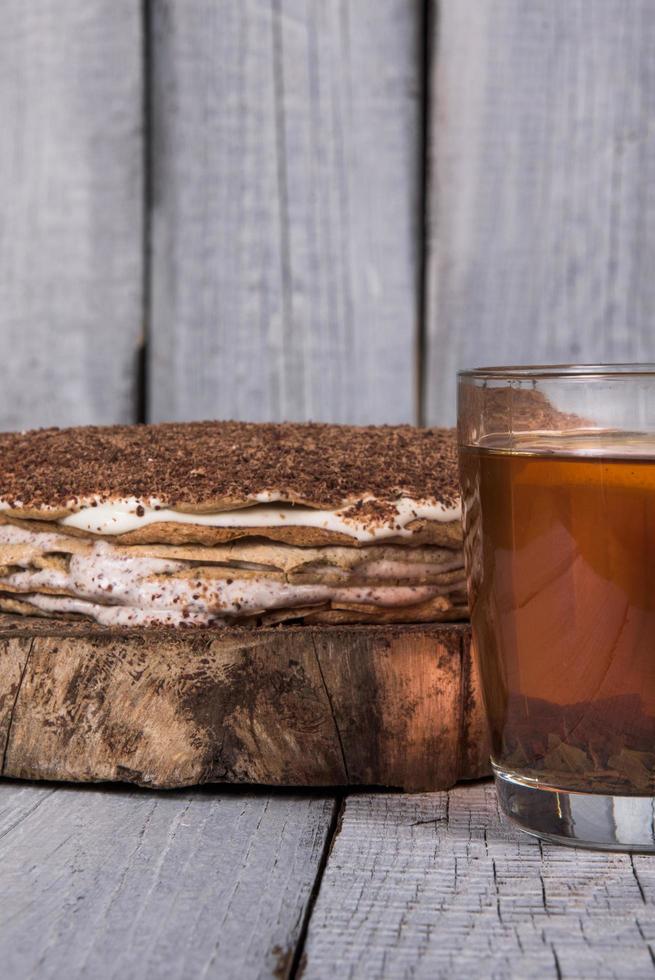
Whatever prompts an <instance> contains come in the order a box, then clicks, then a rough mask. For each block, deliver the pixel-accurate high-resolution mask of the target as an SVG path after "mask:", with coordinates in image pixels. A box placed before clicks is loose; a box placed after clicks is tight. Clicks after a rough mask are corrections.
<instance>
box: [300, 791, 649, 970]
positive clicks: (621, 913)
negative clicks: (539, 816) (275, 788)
mask: <svg viewBox="0 0 655 980" xmlns="http://www.w3.org/2000/svg"><path fill="white" fill-rule="evenodd" d="M654 939H655V871H654V870H653V862H652V858H649V857H647V856H638V855H634V856H632V857H631V856H630V855H628V854H607V853H605V854H604V853H601V852H597V853H594V852H591V851H581V850H573V849H569V848H563V847H557V846H554V845H547V844H543V845H542V844H540V842H539V841H537V840H535V839H533V838H530V837H528V836H527V835H523V834H519V833H518V831H514V829H513V828H512V827H511V826H510V825H509V824H507V823H505V822H501V820H500V818H499V814H498V810H497V806H496V798H495V792H494V788H493V785H492V784H491V783H487V782H485V783H476V784H472V785H469V786H459V787H456V788H455V789H453V790H450V792H448V793H440V794H432V795H425V796H413V797H412V796H390V795H378V796H370V795H367V796H364V795H362V796H350V797H348V799H347V801H346V806H345V810H344V813H343V816H342V820H341V821H340V828H339V830H338V832H337V836H336V838H335V840H334V841H333V845H332V849H331V852H330V859H329V862H328V865H327V868H326V871H325V874H324V876H323V879H322V883H321V889H320V892H319V895H318V899H317V902H316V905H315V907H314V913H313V916H312V919H311V922H310V925H309V931H308V935H307V943H306V947H305V952H306V966H305V970H304V973H303V977H304V980H323V978H326V980H327V978H330V977H332V976H334V962H335V961H334V956H335V949H338V950H339V977H342V978H349V977H353V978H354V977H362V976H365V977H369V978H384V980H395V978H401V977H402V978H405V977H409V976H411V977H416V978H423V977H424V978H426V980H427V978H429V980H435V978H448V980H450V978H453V980H458V978H462V980H469V978H470V977H479V976H484V977H494V978H506V977H507V978H509V977H516V978H521V980H529V978H535V980H537V978H538V980H545V978H548V977H553V978H560V977H564V978H574V977H575V978H578V977H584V978H587V977H616V978H620V980H627V978H633V977H634V978H637V977H639V978H642V977H649V976H651V975H652V972H653V961H654V959H655V954H654V952H653V940H654Z"/></svg>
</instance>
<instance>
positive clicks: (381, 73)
mask: <svg viewBox="0 0 655 980" xmlns="http://www.w3.org/2000/svg"><path fill="white" fill-rule="evenodd" d="M421 17H422V5H421V4H418V3H417V4H408V3H406V2H405V0H358V2H357V3H347V2H337V0H334V2H330V3H316V2H309V0H271V2H270V3H264V2H253V0H249V2H241V3H233V2H232V0H193V2H192V3H187V2H184V0H158V2H157V3H155V4H154V5H153V27H152V41H151V48H152V58H153V66H152V67H153V138H154V143H153V149H152V162H153V188H154V210H153V215H152V219H153V226H152V250H153V268H152V324H151V354H152V360H151V384H150V411H151V417H152V419H153V420H155V421H156V420H159V419H163V418H166V419H183V420H184V419H193V418H199V417H225V416H228V417H233V418H237V419H254V420H268V419H275V420H280V419H292V420H302V419H308V418H311V419H315V420H331V421H335V422H401V421H412V420H413V419H414V418H415V414H416V404H415V402H416V392H415V375H416V340H417V335H418V316H419V279H420V276H419V271H420V253H421V234H420V229H421V224H422V217H421V215H420V208H421V203H420V175H421V169H422V163H421V159H420V149H421V139H422V137H421V118H422V105H421V99H422V64H421V49H422V38H421V30H422V20H421Z"/></svg>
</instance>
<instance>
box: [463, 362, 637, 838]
mask: <svg viewBox="0 0 655 980" xmlns="http://www.w3.org/2000/svg"><path fill="white" fill-rule="evenodd" d="M458 390H459V403H458V432H459V453H460V475H461V484H462V500H463V510H464V533H465V556H466V569H467V578H468V590H469V601H470V607H471V622H472V629H473V643H474V648H475V651H476V657H477V663H478V667H479V671H480V676H481V679H482V688H483V695H484V701H485V707H486V711H487V717H488V721H489V726H490V731H491V742H492V764H493V770H494V776H495V781H496V787H497V792H498V798H499V801H500V805H501V807H502V809H503V811H504V812H505V813H506V814H507V816H508V817H509V818H510V819H511V820H513V821H514V822H515V823H516V824H517V825H518V826H519V827H521V828H522V829H523V830H525V831H527V832H529V833H531V834H535V835H537V836H538V837H542V838H545V839H547V840H553V841H557V842H560V843H566V844H575V845H579V846H586V847H595V848H603V849H612V850H625V851H631V850H637V851H655V365H652V364H650V365H638V364H619V365H580V366H577V365H576V366H573V365H565V366H553V367H548V366H539V367H536V366H535V367H490V368H479V369H476V370H472V371H462V372H460V374H459V389H458Z"/></svg>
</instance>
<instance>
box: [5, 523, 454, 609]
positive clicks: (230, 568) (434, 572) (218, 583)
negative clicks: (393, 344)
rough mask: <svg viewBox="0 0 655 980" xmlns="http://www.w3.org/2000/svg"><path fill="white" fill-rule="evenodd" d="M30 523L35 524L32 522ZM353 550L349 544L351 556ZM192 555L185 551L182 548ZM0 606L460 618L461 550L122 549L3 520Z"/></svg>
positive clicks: (259, 545) (252, 544) (253, 545)
mask: <svg viewBox="0 0 655 980" xmlns="http://www.w3.org/2000/svg"><path fill="white" fill-rule="evenodd" d="M24 523H25V525H28V524H29V523H30V522H27V521H26V522H24ZM348 553H349V554H348ZM182 556H184V557H182ZM0 563H1V564H0V608H4V609H6V610H9V611H16V612H31V613H39V612H40V613H44V614H54V615H64V616H70V615H74V616H80V615H81V616H87V617H89V618H92V619H95V620H96V621H97V622H99V623H102V624H104V625H126V624H132V625H148V624H151V623H166V624H171V625H172V624H175V625H179V624H183V623H188V624H189V625H191V624H200V625H206V624H208V623H211V622H217V623H227V622H235V621H252V620H253V619H258V618H259V619H262V618H266V619H267V620H270V619H271V618H275V619H277V620H279V619H289V618H294V619H297V618H306V617H307V615H311V616H314V617H315V616H317V615H318V616H320V615H323V614H332V613H339V616H338V617H337V618H338V619H339V621H344V620H345V621H375V620H376V618H380V617H381V618H382V620H384V619H385V618H388V617H392V618H393V620H394V621H403V620H405V619H407V618H409V619H412V616H413V615H415V616H416V617H418V618H419V619H420V618H422V617H426V616H429V618H430V619H435V618H436V619H438V618H461V615H462V610H463V607H464V573H463V568H462V561H461V555H460V554H459V553H458V552H453V551H448V550H446V549H437V548H422V549H417V548H404V547H400V546H395V547H394V546H391V547H386V548H384V547H370V548H367V549H353V548H333V549H299V548H289V547H285V546H280V545H278V546H275V545H273V546H271V545H267V544H265V543H256V542H250V547H249V546H248V545H241V546H227V547H223V548H217V549H211V548H191V549H183V548H175V547H171V546H164V545H160V546H159V547H156V548H154V549H148V548H145V547H134V548H131V547H120V546H117V545H115V544H114V543H113V542H112V541H108V540H104V541H100V540H95V541H90V540H88V539H79V538H74V537H71V536H70V535H66V534H56V533H43V532H38V531H34V530H31V529H30V528H29V527H17V526H15V525H10V524H5V525H0Z"/></svg>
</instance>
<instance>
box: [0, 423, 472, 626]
mask: <svg viewBox="0 0 655 980" xmlns="http://www.w3.org/2000/svg"><path fill="white" fill-rule="evenodd" d="M460 518H461V513H460V500H459V491H458V485H457V458H456V446H455V437H454V433H453V432H452V431H451V430H445V429H435V428H424V429H420V428H414V427H411V426H377V427H374V426H366V427H355V426H337V425H321V424H298V425H296V424H291V423H284V424H278V425H275V424H255V423H240V422H194V423H179V424H175V423H166V424H161V425H140V426H110V427H92V426H89V427H83V428H73V429H54V428H53V429H40V430H36V431H32V432H22V433H2V434H0V609H3V610H5V611H8V612H12V613H19V614H25V615H29V616H34V615H39V616H54V617H65V618H71V617H72V618H79V617H82V618H89V619H92V620H95V621H97V622H98V623H101V624H104V625H135V626H136V625H139V626H141V625H142V626H148V625H154V624H164V625H175V626H181V625H188V626H192V625H209V624H218V625H220V624H228V623H242V624H248V625H257V624H267V623H274V622H281V621H283V620H286V621H292V622H304V623H381V622H426V621H445V620H456V619H462V618H465V617H466V590H465V578H464V568H463V558H462V532H461V523H460Z"/></svg>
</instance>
